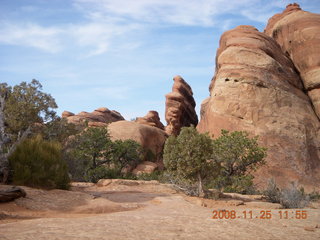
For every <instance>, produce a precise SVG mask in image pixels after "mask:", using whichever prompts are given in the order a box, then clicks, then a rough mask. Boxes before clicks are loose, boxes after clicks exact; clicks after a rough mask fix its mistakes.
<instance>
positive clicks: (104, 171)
mask: <svg viewBox="0 0 320 240" xmlns="http://www.w3.org/2000/svg"><path fill="white" fill-rule="evenodd" d="M115 178H122V175H121V173H120V171H119V169H115V168H107V167H105V166H99V167H96V168H93V169H89V170H88V171H87V172H86V175H85V177H84V179H85V180H86V181H88V182H93V183H96V182H98V181H99V180H100V179H115Z"/></svg>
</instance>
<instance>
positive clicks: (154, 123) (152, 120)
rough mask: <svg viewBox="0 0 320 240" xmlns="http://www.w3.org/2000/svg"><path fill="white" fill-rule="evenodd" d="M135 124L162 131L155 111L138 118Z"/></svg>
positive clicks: (162, 127)
mask: <svg viewBox="0 0 320 240" xmlns="http://www.w3.org/2000/svg"><path fill="white" fill-rule="evenodd" d="M135 122H137V123H140V124H145V125H148V126H151V127H157V128H160V129H161V130H164V125H163V124H162V122H161V121H160V118H159V114H158V112H157V111H149V112H148V113H147V115H145V116H144V117H138V118H137V119H136V120H135Z"/></svg>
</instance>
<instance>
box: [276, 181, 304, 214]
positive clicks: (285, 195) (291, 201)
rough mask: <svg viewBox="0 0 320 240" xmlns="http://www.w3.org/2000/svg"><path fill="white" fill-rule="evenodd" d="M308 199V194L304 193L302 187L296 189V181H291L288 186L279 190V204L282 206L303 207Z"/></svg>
mask: <svg viewBox="0 0 320 240" xmlns="http://www.w3.org/2000/svg"><path fill="white" fill-rule="evenodd" d="M309 201H310V199H309V196H307V195H306V194H305V193H304V189H303V188H300V189H298V187H297V184H296V183H292V184H291V186H290V187H289V188H286V189H283V190H282V191H281V195H280V204H281V205H282V206H283V207H284V208H303V207H305V206H307V205H308V204H309Z"/></svg>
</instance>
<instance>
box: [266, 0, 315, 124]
mask: <svg viewBox="0 0 320 240" xmlns="http://www.w3.org/2000/svg"><path fill="white" fill-rule="evenodd" d="M265 33H266V34H268V35H269V36H272V37H273V38H274V39H275V40H276V41H277V42H278V43H279V45H280V46H281V48H282V51H283V52H284V53H286V54H287V55H288V56H289V57H290V58H291V59H292V61H293V63H294V65H295V67H296V69H297V71H298V72H299V73H300V76H301V79H302V81H303V84H304V87H305V89H306V91H307V92H308V95H309V97H310V99H311V101H312V103H313V106H314V108H315V111H316V113H317V115H318V117H319V118H320V57H319V54H320V14H314V13H310V12H306V11H303V10H302V9H301V8H300V6H299V5H298V4H296V3H295V4H289V5H288V6H287V8H286V9H285V10H284V11H283V12H282V13H281V14H276V15H275V16H273V17H272V18H271V19H270V20H269V22H268V25H267V27H266V29H265Z"/></svg>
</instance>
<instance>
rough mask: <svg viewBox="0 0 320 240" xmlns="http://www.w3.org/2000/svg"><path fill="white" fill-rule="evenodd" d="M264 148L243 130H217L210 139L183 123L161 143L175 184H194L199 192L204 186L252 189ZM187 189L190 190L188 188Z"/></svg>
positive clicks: (264, 151) (234, 189)
mask: <svg viewBox="0 0 320 240" xmlns="http://www.w3.org/2000/svg"><path fill="white" fill-rule="evenodd" d="M265 157H266V149H265V148H263V147H260V146H259V145H258V143H257V137H254V138H250V137H249V136H248V134H247V133H246V132H238V131H236V132H228V131H226V130H222V131H221V136H220V137H219V138H217V139H211V138H210V137H209V136H208V135H207V134H200V133H198V132H197V130H196V129H195V128H194V127H184V128H182V129H181V132H180V134H179V135H178V136H177V137H175V136H170V137H169V138H168V139H167V141H166V143H165V147H164V155H163V160H164V164H165V167H166V169H167V170H168V171H169V172H170V174H171V176H172V177H173V179H172V181H173V182H175V184H181V186H182V187H181V188H183V189H187V188H186V185H187V184H189V185H190V186H193V185H194V184H195V183H196V184H197V185H198V190H197V191H198V193H197V195H199V196H204V195H205V190H204V187H205V188H218V189H219V190H222V191H229V192H239V193H248V192H252V191H253V182H252V180H253V175H252V174H251V173H252V172H253V171H255V170H256V169H257V168H258V167H259V166H261V165H263V164H264V163H265V161H264V158H265ZM187 192H190V193H191V192H194V191H193V190H192V191H191V190H188V191H187Z"/></svg>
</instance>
